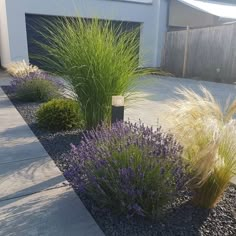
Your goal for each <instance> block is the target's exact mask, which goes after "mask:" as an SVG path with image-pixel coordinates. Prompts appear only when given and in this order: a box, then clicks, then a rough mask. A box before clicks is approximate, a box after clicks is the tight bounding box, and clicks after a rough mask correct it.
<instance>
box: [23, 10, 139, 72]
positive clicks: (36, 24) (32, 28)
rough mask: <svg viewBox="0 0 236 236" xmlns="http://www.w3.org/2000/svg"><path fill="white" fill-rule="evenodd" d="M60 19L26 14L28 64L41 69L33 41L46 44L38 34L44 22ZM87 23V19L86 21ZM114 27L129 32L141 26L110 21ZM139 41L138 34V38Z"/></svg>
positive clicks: (40, 52)
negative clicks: (119, 26) (119, 27)
mask: <svg viewBox="0 0 236 236" xmlns="http://www.w3.org/2000/svg"><path fill="white" fill-rule="evenodd" d="M58 19H60V17H57V16H45V15H33V14H26V30H27V40H28V52H29V60H30V63H31V64H33V65H37V66H39V67H40V68H43V67H44V66H43V64H40V62H39V61H37V60H36V59H35V55H40V54H42V50H40V48H39V47H38V46H37V44H36V43H35V41H38V42H42V43H47V42H46V41H45V38H44V37H42V36H41V35H40V33H39V32H44V29H45V26H46V24H47V23H46V22H47V21H50V22H54V21H55V22H56V21H58ZM88 21H89V19H88ZM112 24H114V25H119V24H121V25H122V30H124V31H129V30H132V29H134V28H137V27H139V26H140V25H141V24H140V23H137V22H125V21H122V22H121V21H112ZM137 40H140V33H139V38H138V39H137Z"/></svg>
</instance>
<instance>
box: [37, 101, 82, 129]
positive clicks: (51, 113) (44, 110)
mask: <svg viewBox="0 0 236 236" xmlns="http://www.w3.org/2000/svg"><path fill="white" fill-rule="evenodd" d="M36 117H37V122H38V124H39V126H40V127H41V128H43V129H46V130H49V131H54V132H55V131H64V130H72V129H74V128H83V125H84V120H83V116H82V113H81V109H80V106H79V104H78V103H77V102H76V101H73V100H70V99H53V100H52V101H49V102H47V103H45V104H43V105H42V106H41V107H40V108H39V110H38V111H37V113H36Z"/></svg>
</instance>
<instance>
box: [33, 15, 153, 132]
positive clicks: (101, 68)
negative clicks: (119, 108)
mask: <svg viewBox="0 0 236 236" xmlns="http://www.w3.org/2000/svg"><path fill="white" fill-rule="evenodd" d="M46 25H47V26H46V27H45V29H44V32H43V33H42V37H45V39H46V42H47V43H46V44H44V43H40V42H37V45H38V46H39V47H40V48H41V50H43V51H44V52H45V53H44V55H45V56H36V57H37V58H38V60H39V61H40V63H41V64H43V65H44V67H45V68H46V70H48V71H54V73H55V74H57V75H59V76H62V77H63V78H65V79H67V80H69V81H70V83H71V84H72V86H73V88H74V92H75V93H76V94H77V96H78V100H79V102H80V104H81V109H82V112H83V114H84V117H85V123H86V126H87V128H91V127H96V126H97V125H98V124H99V123H101V122H107V123H109V122H110V120H111V100H112V99H111V97H112V96H114V95H123V96H127V93H128V92H129V95H131V91H132V88H133V87H134V84H135V83H134V82H135V81H136V79H137V78H139V77H140V76H143V75H146V74H149V73H150V70H147V69H141V68H140V67H139V59H140V60H141V58H139V41H138V40H137V39H138V37H139V29H134V30H132V31H127V32H122V30H121V28H122V26H121V25H118V26H114V25H112V23H111V22H110V21H99V20H98V19H92V20H89V21H88V20H84V19H81V18H73V19H66V18H65V19H61V18H59V19H58V21H57V22H56V23H55V22H48V21H46ZM45 32H46V33H45Z"/></svg>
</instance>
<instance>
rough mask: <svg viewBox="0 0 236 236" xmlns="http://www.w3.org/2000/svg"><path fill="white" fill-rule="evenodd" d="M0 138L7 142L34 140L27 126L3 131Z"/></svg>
mask: <svg viewBox="0 0 236 236" xmlns="http://www.w3.org/2000/svg"><path fill="white" fill-rule="evenodd" d="M0 137H1V138H4V139H7V140H8V141H11V140H15V139H18V138H21V139H22V138H33V139H34V140H35V136H34V134H33V133H32V131H31V130H30V129H29V126H28V125H27V124H23V125H19V126H16V127H14V128H8V129H5V130H4V131H2V132H0Z"/></svg>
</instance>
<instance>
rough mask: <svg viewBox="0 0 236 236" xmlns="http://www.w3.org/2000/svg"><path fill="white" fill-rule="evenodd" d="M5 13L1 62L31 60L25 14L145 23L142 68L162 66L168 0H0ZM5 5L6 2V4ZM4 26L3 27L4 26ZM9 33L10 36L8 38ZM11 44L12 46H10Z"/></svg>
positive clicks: (3, 17) (142, 35)
mask: <svg viewBox="0 0 236 236" xmlns="http://www.w3.org/2000/svg"><path fill="white" fill-rule="evenodd" d="M0 1H1V4H4V3H6V14H0V22H4V23H2V24H7V26H8V27H7V29H8V33H6V32H5V31H6V28H4V27H1V29H0V31H1V35H2V37H1V39H2V40H1V44H2V46H1V52H0V53H1V61H2V66H6V65H7V64H8V63H9V62H11V61H18V60H23V59H24V60H26V61H28V48H27V35H26V23H25V13H30V14H43V15H56V16H77V15H78V14H79V15H80V16H81V17H88V18H89V17H90V18H91V17H98V18H101V19H111V20H122V21H134V22H142V23H143V27H142V30H141V39H140V49H141V50H140V53H141V55H145V57H144V62H145V63H144V64H143V65H142V66H153V67H155V66H159V65H160V61H161V48H162V42H163V34H164V33H165V31H166V16H167V0H119V1H117V0H0ZM3 2H4V3H3ZM1 26H2V25H1ZM7 34H8V37H7ZM8 41H9V43H8Z"/></svg>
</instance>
